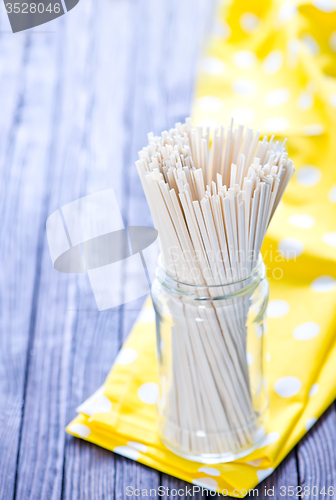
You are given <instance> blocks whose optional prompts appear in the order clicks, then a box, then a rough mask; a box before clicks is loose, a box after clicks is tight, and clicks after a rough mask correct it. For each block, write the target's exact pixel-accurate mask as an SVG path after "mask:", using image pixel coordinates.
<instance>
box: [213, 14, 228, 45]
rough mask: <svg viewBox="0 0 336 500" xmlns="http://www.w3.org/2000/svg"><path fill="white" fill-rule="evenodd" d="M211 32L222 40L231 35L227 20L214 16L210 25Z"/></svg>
mask: <svg viewBox="0 0 336 500" xmlns="http://www.w3.org/2000/svg"><path fill="white" fill-rule="evenodd" d="M212 33H213V35H214V36H216V37H218V38H221V39H222V40H228V39H229V38H230V36H231V28H230V26H229V25H228V23H227V22H225V21H223V20H221V19H218V18H216V19H215V22H214V24H213V27H212Z"/></svg>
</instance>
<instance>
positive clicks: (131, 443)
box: [127, 441, 148, 453]
mask: <svg viewBox="0 0 336 500" xmlns="http://www.w3.org/2000/svg"><path fill="white" fill-rule="evenodd" d="M127 446H130V447H131V448H134V449H135V450H138V451H141V453H147V451H148V450H147V446H146V445H145V444H142V443H138V442H137V441H127Z"/></svg>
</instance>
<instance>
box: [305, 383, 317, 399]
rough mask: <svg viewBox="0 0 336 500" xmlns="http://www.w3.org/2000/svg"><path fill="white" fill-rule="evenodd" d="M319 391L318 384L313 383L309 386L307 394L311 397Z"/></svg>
mask: <svg viewBox="0 0 336 500" xmlns="http://www.w3.org/2000/svg"><path fill="white" fill-rule="evenodd" d="M318 391H319V385H318V384H313V385H312V386H311V388H310V391H309V394H308V396H309V397H310V398H312V397H313V396H315V395H316V394H317V393H318Z"/></svg>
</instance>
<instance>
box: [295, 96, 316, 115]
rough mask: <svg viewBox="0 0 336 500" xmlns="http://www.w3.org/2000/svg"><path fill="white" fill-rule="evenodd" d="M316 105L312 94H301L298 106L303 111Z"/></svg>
mask: <svg viewBox="0 0 336 500" xmlns="http://www.w3.org/2000/svg"><path fill="white" fill-rule="evenodd" d="M313 103H314V98H313V95H312V94H311V93H310V92H305V91H303V92H301V94H300V95H299V98H298V100H297V106H298V108H299V109H300V110H301V111H307V109H310V108H311V107H312V105H313Z"/></svg>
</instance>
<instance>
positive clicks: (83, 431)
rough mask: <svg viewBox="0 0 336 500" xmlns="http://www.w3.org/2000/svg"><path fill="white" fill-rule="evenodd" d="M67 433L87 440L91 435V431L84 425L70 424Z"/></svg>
mask: <svg viewBox="0 0 336 500" xmlns="http://www.w3.org/2000/svg"><path fill="white" fill-rule="evenodd" d="M69 431H70V432H73V433H74V434H78V436H80V437H81V438H87V437H88V436H90V434H91V429H90V427H88V426H87V425H84V424H71V425H70V427H69Z"/></svg>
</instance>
